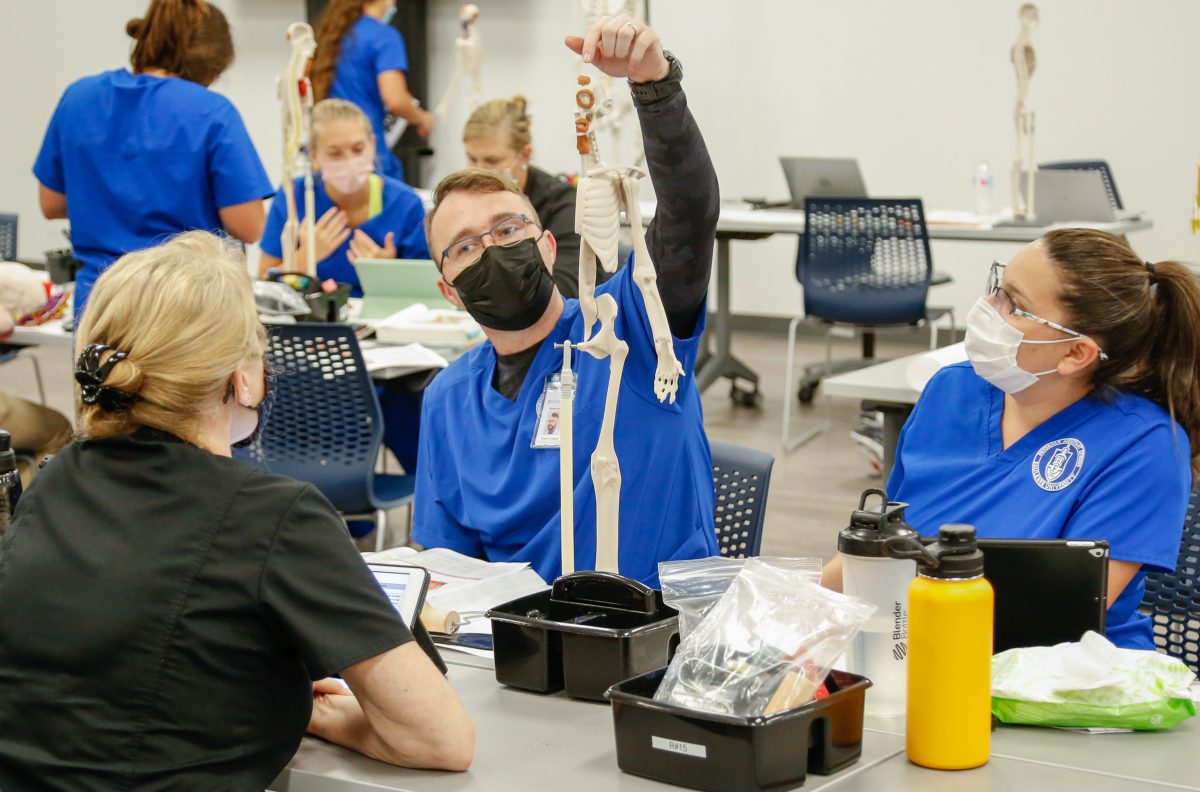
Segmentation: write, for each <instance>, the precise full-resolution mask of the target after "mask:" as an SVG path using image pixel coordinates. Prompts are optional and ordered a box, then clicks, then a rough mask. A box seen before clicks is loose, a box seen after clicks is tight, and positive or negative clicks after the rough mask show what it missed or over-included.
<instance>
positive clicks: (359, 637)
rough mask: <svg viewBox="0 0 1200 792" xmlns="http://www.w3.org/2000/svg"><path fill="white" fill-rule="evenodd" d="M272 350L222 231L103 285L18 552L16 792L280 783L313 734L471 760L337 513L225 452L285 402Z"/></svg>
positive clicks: (144, 254)
mask: <svg viewBox="0 0 1200 792" xmlns="http://www.w3.org/2000/svg"><path fill="white" fill-rule="evenodd" d="M264 340H265V333H264V331H263V328H262V326H261V325H260V324H259V323H258V319H257V316H256V314H255V310H254V299H253V295H252V293H251V289H250V279H249V277H248V276H247V274H246V270H245V262H244V261H243V259H242V258H241V256H240V255H233V254H231V253H230V252H228V249H227V247H226V246H225V245H224V244H223V242H222V240H221V239H219V238H218V237H216V236H213V235H211V234H207V233H204V232H192V233H188V234H184V235H181V236H178V237H176V238H174V239H172V240H170V241H168V242H166V243H165V244H163V245H161V246H159V247H155V248H150V249H148V250H142V251H139V252H136V253H130V254H128V255H126V256H124V257H122V258H121V259H120V260H119V261H118V262H117V263H116V264H114V265H113V266H112V267H111V268H110V269H109V270H108V271H107V272H105V273H104V275H102V276H101V277H100V279H99V281H98V282H97V283H96V288H95V290H94V293H93V295H92V300H91V304H90V306H89V307H88V310H87V312H86V313H85V314H84V317H83V321H82V323H81V324H80V326H79V328H78V332H77V335H76V352H77V354H78V358H77V362H76V372H75V376H76V380H77V382H78V384H79V387H78V390H77V395H78V398H79V402H78V405H77V408H78V416H79V426H80V431H79V437H78V438H77V439H76V440H75V441H74V442H73V443H71V444H70V445H68V446H67V447H66V448H65V449H63V451H61V452H60V453H59V454H58V455H57V456H55V457H54V459H53V460H52V461H51V462H50V464H49V465H47V466H46V468H45V470H44V471H43V472H42V474H41V475H39V476H38V477H37V478H36V479H34V482H33V484H32V485H31V486H30V488H29V490H28V491H27V492H26V493H25V495H24V497H23V498H22V499H21V502H20V504H19V507H18V509H17V512H16V514H15V515H14V519H13V522H12V525H11V527H10V528H9V530H8V531H7V533H6V534H5V535H4V537H3V539H2V540H0V600H2V601H3V602H4V609H5V617H4V618H3V619H0V788H3V789H6V790H7V789H45V790H54V789H64V790H65V789H118V788H120V789H147V790H148V789H156V790H166V789H218V788H219V789H247V790H248V789H263V788H265V787H266V785H267V784H269V783H270V782H271V780H272V779H274V778H275V776H276V775H277V774H278V773H279V771H280V770H282V768H283V766H284V765H285V764H286V763H287V761H288V760H289V759H290V758H291V757H292V755H293V754H294V753H295V751H296V748H297V747H298V745H299V743H300V739H301V737H302V736H303V735H304V733H305V732H306V731H307V732H308V733H311V734H315V735H318V736H320V737H322V738H324V739H327V740H330V741H332V742H336V743H338V744H341V745H344V746H347V747H349V748H353V749H355V750H358V751H361V752H363V753H365V754H367V755H369V756H372V757H374V758H376V759H379V760H381V761H385V762H392V763H394V764H402V765H409V766H415V767H430V768H443V769H451V770H462V769H465V768H466V766H467V765H469V764H470V762H471V756H472V749H473V740H474V734H473V729H472V726H471V724H470V721H469V720H468V719H467V717H466V715H465V714H464V713H463V710H462V708H461V706H460V705H459V703H458V700H457V699H456V697H455V695H454V693H453V691H452V690H451V688H450V686H449V685H448V684H447V683H446V681H445V679H444V678H443V677H442V676H441V674H439V673H438V672H437V670H436V669H435V668H434V666H433V664H432V663H431V662H430V661H429V659H428V658H427V657H426V656H425V654H424V653H423V652H422V651H421V649H420V648H419V647H418V646H417V645H416V644H415V643H414V642H413V640H412V635H411V633H410V632H409V630H408V628H407V627H406V626H405V625H404V624H403V623H401V621H400V619H399V617H398V615H397V613H396V611H395V609H394V608H393V607H392V605H391V604H390V602H389V601H388V600H387V598H386V597H384V596H383V594H382V592H381V590H380V588H379V585H378V583H377V582H376V581H375V579H374V578H373V576H372V575H371V573H370V572H369V571H368V570H367V568H366V566H365V564H364V563H363V560H362V557H361V556H360V555H359V554H358V552H357V551H356V550H355V548H354V545H353V544H352V542H351V541H350V539H349V537H348V535H347V532H346V526H345V523H343V522H342V520H341V518H340V517H339V515H338V514H337V512H336V511H335V510H334V509H333V507H332V506H331V505H330V504H329V502H328V501H327V500H325V498H324V497H322V496H321V495H320V493H318V492H317V490H316V489H315V488H314V487H313V486H312V485H310V484H303V483H301V482H298V481H295V480H293V479H288V478H285V477H282V476H277V475H274V474H271V473H266V472H264V471H261V470H259V469H257V468H253V467H251V466H249V465H246V464H243V463H241V462H238V461H235V460H233V459H232V458H231V456H230V446H232V445H236V444H237V443H239V442H242V441H245V440H247V439H248V438H251V437H252V436H253V434H254V433H255V432H257V430H258V427H259V426H260V425H261V423H262V421H263V420H264V412H265V408H266V407H267V405H269V403H270V385H269V378H268V376H267V372H265V371H264V366H263V348H264ZM335 673H337V674H340V675H341V677H342V678H343V679H344V680H345V682H346V683H347V684H348V685H349V689H348V690H347V689H346V688H345V687H343V686H342V685H341V684H340V683H337V682H335V681H333V680H326V679H323V678H324V677H326V676H330V675H332V674H335ZM314 679H316V680H320V681H318V682H316V683H314V682H313V680H314ZM51 745H52V746H53V750H49V749H48V748H47V746H51Z"/></svg>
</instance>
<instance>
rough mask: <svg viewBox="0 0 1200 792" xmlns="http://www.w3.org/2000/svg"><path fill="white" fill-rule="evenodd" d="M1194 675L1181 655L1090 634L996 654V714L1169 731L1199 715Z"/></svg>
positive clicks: (1014, 719) (1011, 719)
mask: <svg viewBox="0 0 1200 792" xmlns="http://www.w3.org/2000/svg"><path fill="white" fill-rule="evenodd" d="M1194 679H1195V677H1194V675H1193V674H1192V672H1191V671H1190V670H1189V669H1188V667H1187V666H1186V665H1184V664H1183V663H1182V662H1180V661H1179V660H1176V659H1175V658H1173V657H1168V656H1166V655H1161V654H1158V653H1157V652H1148V651H1141V650H1137V649H1118V648H1117V647H1115V646H1113V645H1112V644H1111V643H1109V642H1108V640H1107V639H1105V638H1104V637H1103V636H1101V635H1098V634H1097V633H1094V632H1088V633H1086V634H1084V636H1083V639H1082V640H1080V641H1079V643H1064V644H1059V645H1058V646H1035V647H1029V648H1027V649H1010V650H1009V651H1007V652H1001V653H1000V654H998V655H996V656H995V657H993V658H992V714H993V715H995V716H996V717H997V718H999V719H1000V721H1001V722H1003V723H1022V724H1028V725H1032V726H1062V727H1066V728H1077V729H1079V728H1125V729H1136V730H1138V731H1162V730H1165V729H1171V728H1174V727H1175V726H1176V725H1177V724H1179V723H1181V722H1183V721H1185V720H1187V719H1188V718H1190V717H1192V716H1193V715H1195V714H1196V703H1195V702H1194V701H1193V700H1192V696H1191V692H1190V691H1189V689H1188V688H1189V686H1190V685H1191V683H1192V681H1193V680H1194Z"/></svg>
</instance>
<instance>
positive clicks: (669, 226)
mask: <svg viewBox="0 0 1200 792" xmlns="http://www.w3.org/2000/svg"><path fill="white" fill-rule="evenodd" d="M634 105H635V106H636V107H637V111H638V118H639V120H640V121H641V125H642V140H643V142H644V145H645V149H646V164H647V167H648V169H649V171H650V180H651V182H652V183H653V184H654V192H655V194H656V195H657V196H658V210H657V211H656V212H655V215H654V219H653V220H652V221H651V222H650V226H649V228H647V229H646V246H647V247H648V248H649V250H650V257H651V258H653V259H654V267H655V270H656V271H657V273H658V291H659V294H661V295H662V301H663V307H664V308H666V311H667V319H668V321H669V322H670V325H671V333H672V335H674V336H675V337H676V338H687V337H689V336H691V335H692V333H693V332H694V331H695V328H696V319H697V318H698V316H699V311H700V310H701V309H702V308H703V307H704V303H705V297H706V295H707V294H708V279H709V275H710V273H711V271H712V256H713V245H714V242H715V239H716V229H717V218H718V216H719V215H720V213H721V195H720V190H719V187H718V186H717V172H716V170H714V169H713V164H712V160H711V159H710V158H709V156H708V147H707V146H705V144H704V138H703V136H701V134H700V127H699V126H697V125H696V119H695V118H693V117H692V113H691V111H690V110H688V106H687V97H685V96H684V94H683V92H682V91H678V92H676V93H673V94H671V95H670V96H667V97H665V98H663V99H658V100H655V101H652V102H648V103H641V102H639V101H637V100H636V99H635V100H634Z"/></svg>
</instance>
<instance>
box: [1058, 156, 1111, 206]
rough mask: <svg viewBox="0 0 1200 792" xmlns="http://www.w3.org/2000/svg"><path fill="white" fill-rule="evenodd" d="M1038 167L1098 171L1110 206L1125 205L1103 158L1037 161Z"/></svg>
mask: <svg viewBox="0 0 1200 792" xmlns="http://www.w3.org/2000/svg"><path fill="white" fill-rule="evenodd" d="M1038 168H1039V169H1041V170H1081V171H1099V173H1100V178H1101V180H1103V182H1104V190H1105V192H1107V193H1108V202H1109V203H1110V204H1112V208H1113V209H1117V210H1121V209H1124V208H1125V205H1124V204H1122V203H1121V193H1119V192H1118V191H1117V180H1116V178H1114V177H1113V172H1112V168H1110V167H1109V166H1108V162H1106V161H1105V160H1063V161H1062V162H1039V163H1038Z"/></svg>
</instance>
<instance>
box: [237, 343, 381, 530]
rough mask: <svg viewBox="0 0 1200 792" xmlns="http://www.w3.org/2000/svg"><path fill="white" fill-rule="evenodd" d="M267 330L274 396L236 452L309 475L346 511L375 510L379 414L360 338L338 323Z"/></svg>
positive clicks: (299, 476)
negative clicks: (250, 438)
mask: <svg viewBox="0 0 1200 792" xmlns="http://www.w3.org/2000/svg"><path fill="white" fill-rule="evenodd" d="M269 330H270V333H269V336H270V337H269V342H268V350H267V363H268V365H269V366H271V368H272V370H273V371H275V372H276V373H277V381H276V391H275V400H274V402H273V403H272V405H271V410H270V412H269V414H268V416H267V421H266V425H265V426H264V427H263V430H262V432H260V433H259V437H258V440H257V441H256V442H255V443H254V444H253V445H251V446H250V447H249V448H247V449H243V450H241V451H239V453H238V456H239V457H240V458H242V459H245V460H246V461H249V462H251V463H252V464H257V465H259V466H260V467H264V468H266V469H267V470H270V471H272V472H274V473H280V474H283V475H286V476H291V477H293V478H297V479H300V480H301V481H308V482H311V483H312V484H314V485H316V487H317V489H319V490H321V492H322V493H323V494H324V495H325V497H327V498H329V500H330V502H332V503H333V505H334V506H335V507H336V508H337V509H338V511H341V512H343V513H345V514H363V513H367V512H370V511H372V508H371V505H370V504H371V497H370V492H371V486H372V480H373V477H374V475H375V461H376V457H377V455H378V453H379V445H380V443H381V442H382V440H383V417H382V414H381V412H380V408H379V399H378V397H377V396H376V394H375V386H374V384H373V383H372V382H371V377H370V375H369V374H368V373H367V367H366V365H365V364H364V363H363V357H362V351H361V350H360V349H359V346H358V338H357V337H356V336H355V335H354V331H353V330H352V329H351V328H350V327H349V326H347V325H340V324H326V323H304V324H294V325H273V326H271V327H270V328H269Z"/></svg>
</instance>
